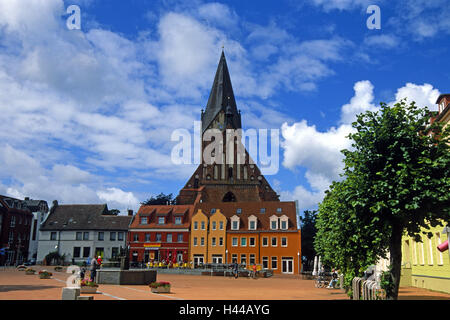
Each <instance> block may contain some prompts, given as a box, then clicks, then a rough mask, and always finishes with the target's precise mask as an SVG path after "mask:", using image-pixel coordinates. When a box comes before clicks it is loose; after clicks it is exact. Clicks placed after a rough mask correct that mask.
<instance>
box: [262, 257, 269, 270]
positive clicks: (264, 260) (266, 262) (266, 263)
mask: <svg viewBox="0 0 450 320" xmlns="http://www.w3.org/2000/svg"><path fill="white" fill-rule="evenodd" d="M262 267H263V269H269V257H263V258H262Z"/></svg>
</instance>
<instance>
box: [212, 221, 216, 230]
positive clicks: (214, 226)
mask: <svg viewBox="0 0 450 320" xmlns="http://www.w3.org/2000/svg"><path fill="white" fill-rule="evenodd" d="M216 227H217V222H215V221H213V222H212V229H213V230H216Z"/></svg>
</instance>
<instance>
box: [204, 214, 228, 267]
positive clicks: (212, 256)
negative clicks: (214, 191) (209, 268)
mask: <svg viewBox="0 0 450 320" xmlns="http://www.w3.org/2000/svg"><path fill="white" fill-rule="evenodd" d="M226 230H227V218H226V217H225V216H224V215H223V214H222V213H221V212H220V209H216V210H215V212H214V213H211V214H210V218H209V234H208V262H211V263H225V262H226V261H225V250H226V240H227V234H226Z"/></svg>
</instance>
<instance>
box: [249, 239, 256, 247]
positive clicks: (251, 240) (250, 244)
mask: <svg viewBox="0 0 450 320" xmlns="http://www.w3.org/2000/svg"><path fill="white" fill-rule="evenodd" d="M248 245H249V246H250V247H254V246H255V238H253V237H251V238H249V239H248Z"/></svg>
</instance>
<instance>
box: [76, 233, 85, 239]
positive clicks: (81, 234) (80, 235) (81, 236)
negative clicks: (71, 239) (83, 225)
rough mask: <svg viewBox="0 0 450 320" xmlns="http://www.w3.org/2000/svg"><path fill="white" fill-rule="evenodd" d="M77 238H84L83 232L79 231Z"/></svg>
mask: <svg viewBox="0 0 450 320" xmlns="http://www.w3.org/2000/svg"><path fill="white" fill-rule="evenodd" d="M75 239H77V240H81V239H83V232H77V235H76V238H75Z"/></svg>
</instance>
